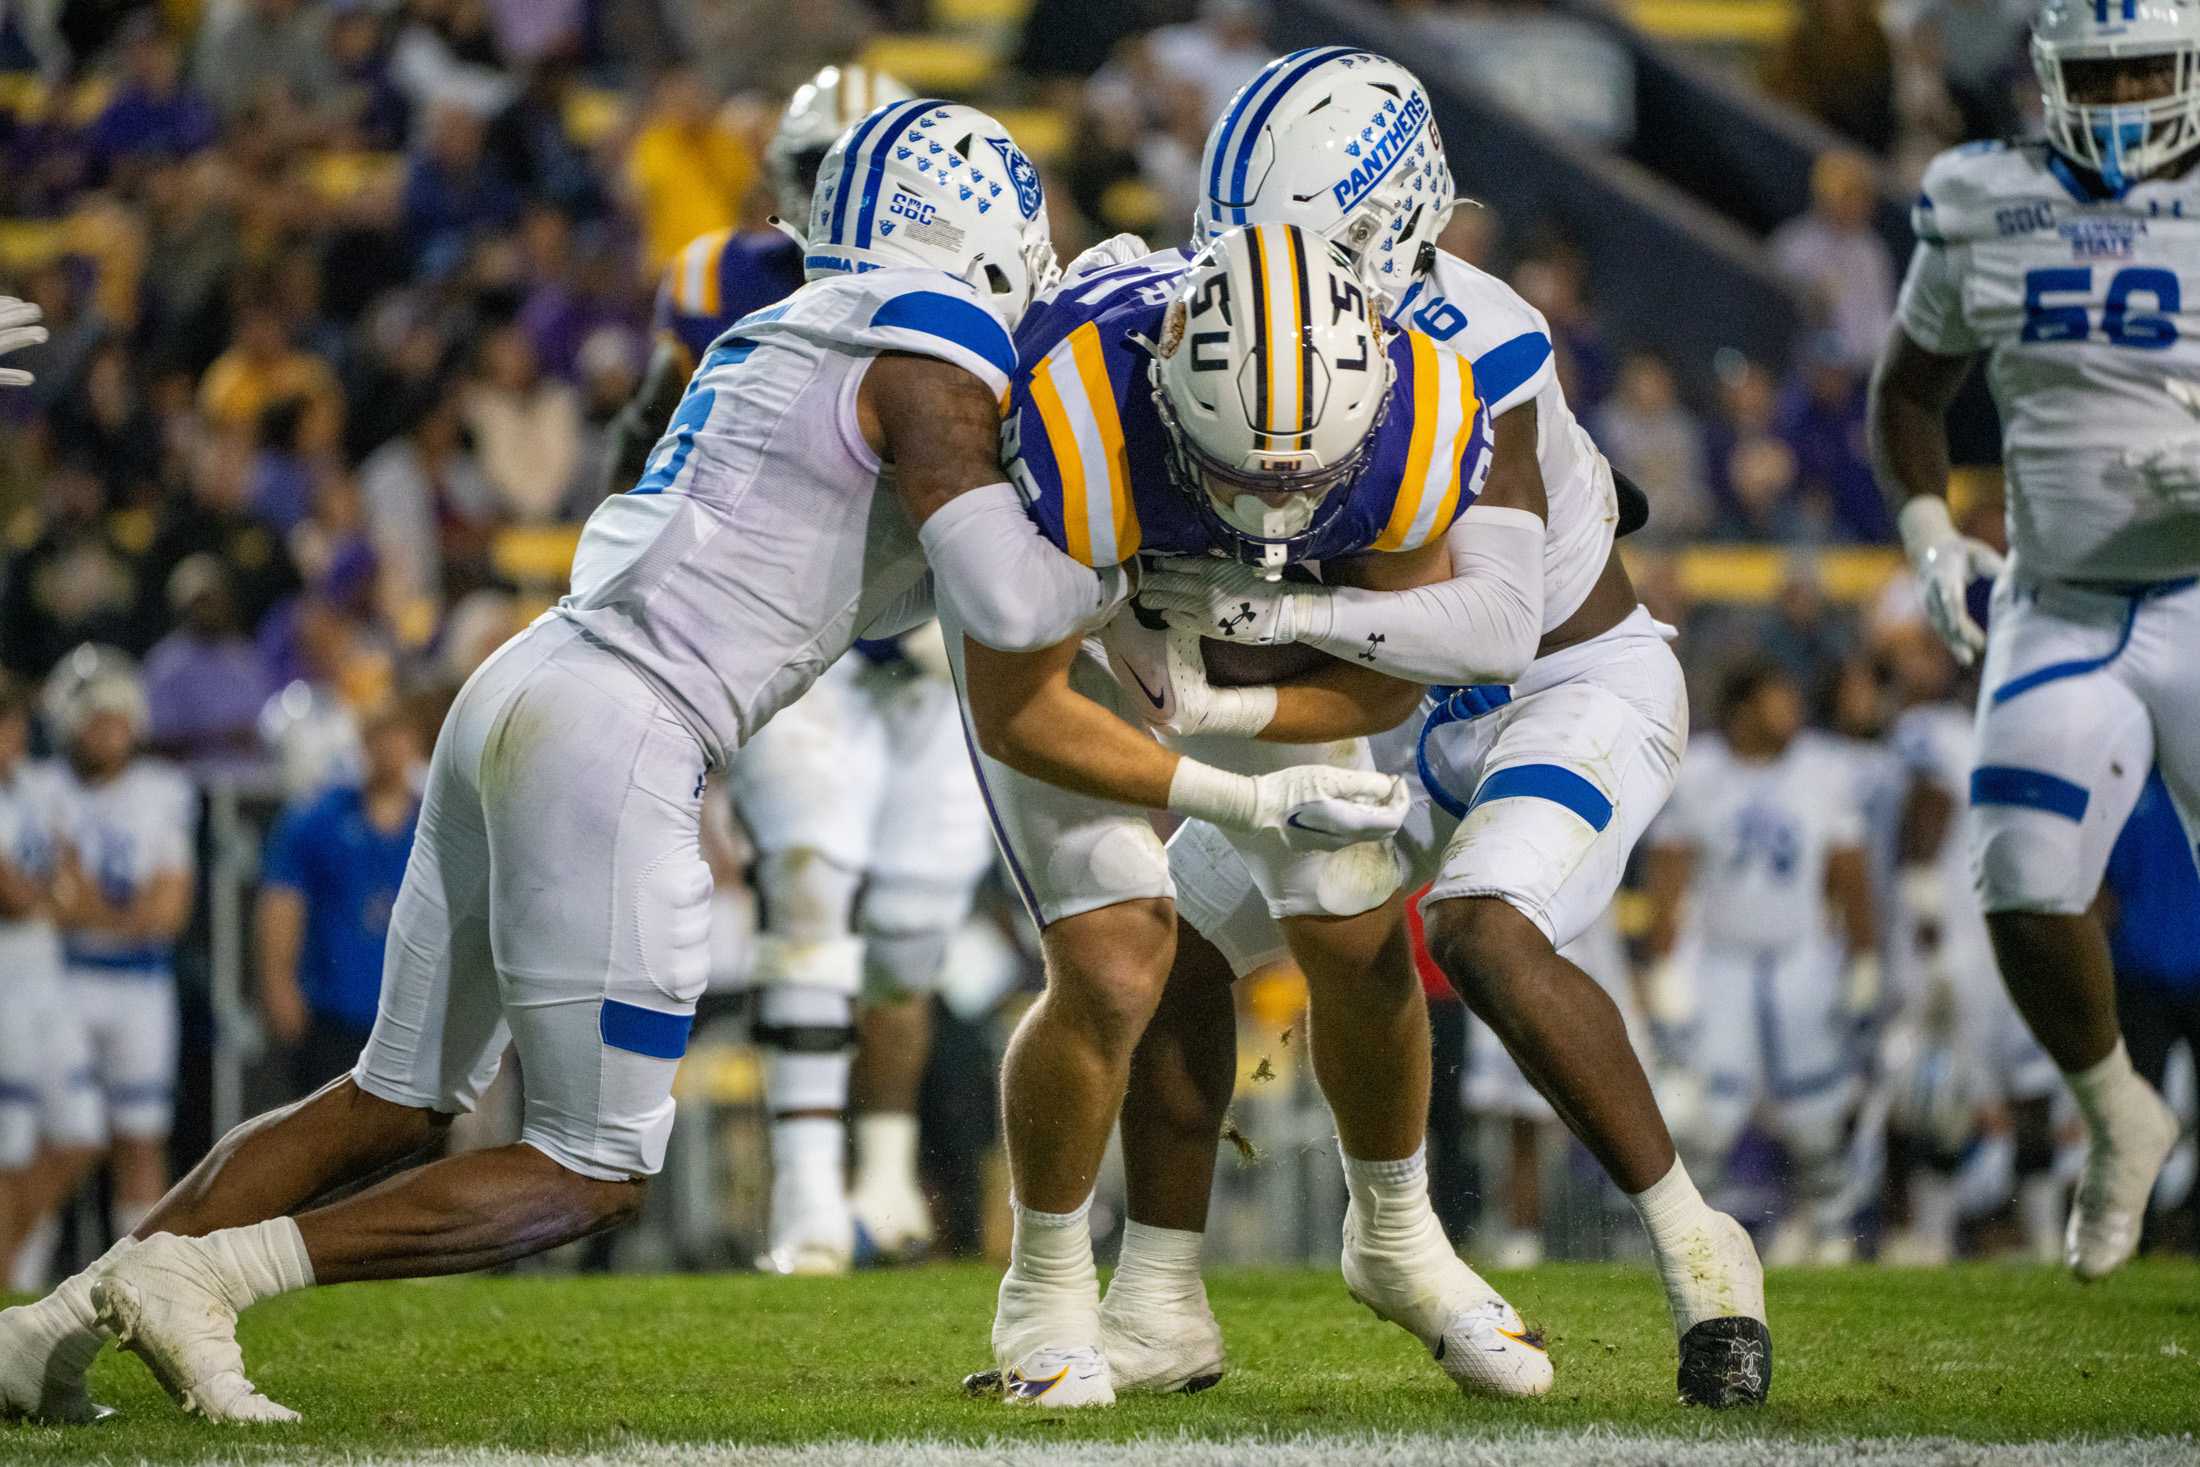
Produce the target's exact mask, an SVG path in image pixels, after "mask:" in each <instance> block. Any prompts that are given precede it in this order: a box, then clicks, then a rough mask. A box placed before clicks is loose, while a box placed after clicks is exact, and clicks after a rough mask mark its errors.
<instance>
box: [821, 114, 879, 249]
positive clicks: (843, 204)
mask: <svg viewBox="0 0 2200 1467" xmlns="http://www.w3.org/2000/svg"><path fill="white" fill-rule="evenodd" d="M885 120H886V113H885V112H884V111H883V110H881V111H878V112H874V113H872V114H871V115H870V116H868V117H866V118H864V119H863V121H862V123H861V124H859V125H858V126H857V128H856V135H855V136H854V137H852V138H850V139H849V140H848V151H847V152H845V153H843V154H841V156H840V177H838V178H836V179H834V180H833V224H832V228H831V229H830V230H828V231H827V232H826V237H825V238H824V239H823V240H821V241H819V243H821V244H830V245H837V244H845V243H846V242H847V238H848V236H847V230H846V226H847V223H848V194H849V192H850V190H851V189H852V188H853V187H854V185H855V177H856V164H857V163H858V162H860V161H861V159H862V157H863V144H864V140H865V139H867V138H869V137H870V136H871V134H872V133H873V132H874V131H876V130H877V128H878V125H879V124H880V123H881V122H883V121H885Z"/></svg>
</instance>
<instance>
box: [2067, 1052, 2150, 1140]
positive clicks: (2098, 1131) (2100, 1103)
mask: <svg viewBox="0 0 2200 1467" xmlns="http://www.w3.org/2000/svg"><path fill="white" fill-rule="evenodd" d="M2063 1078H2064V1079H2065V1080H2067V1081H2069V1082H2070V1093H2071V1094H2072V1095H2073V1096H2074V1097H2076V1099H2077V1102H2078V1113H2079V1114H2080V1115H2082V1116H2084V1117H2085V1129H2086V1133H2087V1134H2088V1135H2090V1136H2091V1137H2092V1138H2093V1139H2094V1140H2096V1141H2103V1140H2106V1139H2107V1138H2108V1132H2109V1128H2110V1127H2112V1126H2114V1125H2115V1124H2116V1123H2117V1122H2118V1121H2120V1120H2122V1119H2124V1118H2125V1117H2126V1116H2128V1115H2130V1114H2131V1111H2132V1109H2133V1108H2134V1107H2135V1106H2137V1105H2139V1104H2141V1103H2142V1102H2141V1101H2140V1097H2141V1096H2142V1095H2144V1094H2145V1093H2146V1092H2147V1091H2148V1089H2149V1087H2148V1085H2147V1082H2146V1081H2144V1080H2142V1079H2140V1078H2139V1072H2138V1071H2137V1070H2135V1069H2133V1068H2132V1067H2131V1055H2130V1053H2129V1052H2128V1051H2126V1050H2125V1048H2124V1042H2123V1041H2122V1040H2121V1039H2119V1040H2117V1041H2116V1047H2115V1048H2114V1049H2112V1050H2110V1051H2109V1052H2108V1054H2107V1056H2106V1057H2104V1058H2103V1059H2102V1060H2101V1061H2100V1063H2098V1064H2095V1065H2091V1066H2089V1067H2087V1068H2085V1069H2082V1070H2069V1071H2065V1072H2064V1074H2063Z"/></svg>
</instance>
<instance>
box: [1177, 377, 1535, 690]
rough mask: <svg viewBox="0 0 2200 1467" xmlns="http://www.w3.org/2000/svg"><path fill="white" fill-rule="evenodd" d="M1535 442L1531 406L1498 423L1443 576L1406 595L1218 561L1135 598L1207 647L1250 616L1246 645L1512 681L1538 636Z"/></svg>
mask: <svg viewBox="0 0 2200 1467" xmlns="http://www.w3.org/2000/svg"><path fill="white" fill-rule="evenodd" d="M1536 431H1537V429H1536V412H1535V404H1534V402H1533V401H1532V400H1531V401H1528V402H1523V403H1521V404H1520V405H1519V406H1517V407H1515V408H1513V409H1511V410H1510V411H1508V412H1506V413H1505V414H1504V415H1503V416H1501V417H1499V418H1497V419H1495V421H1494V423H1493V426H1492V430H1491V441H1492V447H1491V450H1490V453H1491V460H1490V470H1489V478H1488V481H1487V482H1486V483H1485V484H1484V486H1483V492H1482V495H1481V497H1480V498H1479V499H1477V500H1476V501H1475V503H1473V504H1472V505H1470V506H1469V507H1468V508H1467V509H1466V511H1465V512H1464V513H1462V514H1461V515H1460V516H1459V518H1458V519H1457V520H1456V521H1455V522H1454V523H1453V524H1452V526H1451V528H1450V529H1449V530H1448V531H1447V532H1446V534H1445V536H1444V538H1443V539H1442V541H1440V542H1439V544H1440V545H1441V546H1442V547H1444V548H1445V550H1446V551H1447V552H1448V557H1449V559H1448V565H1447V567H1446V569H1447V573H1446V574H1443V575H1439V576H1436V577H1433V578H1431V579H1428V580H1417V581H1414V582H1411V583H1409V585H1408V586H1407V587H1404V588H1401V587H1398V586H1396V585H1391V586H1363V585H1353V584H1349V583H1346V582H1344V581H1342V580H1340V581H1338V582H1337V583H1335V584H1330V585H1323V586H1303V585H1298V584H1295V583H1287V582H1272V581H1262V580H1261V579H1260V578H1259V576H1258V575H1257V573H1253V572H1252V571H1251V570H1250V568H1247V567H1236V566H1232V565H1229V564H1227V563H1223V562H1213V563H1205V564H1190V563H1185V562H1173V563H1171V564H1170V565H1168V566H1166V567H1164V568H1163V569H1162V571H1160V572H1159V573H1157V574H1156V575H1155V576H1153V577H1151V578H1150V579H1149V580H1148V582H1147V583H1146V585H1145V586H1144V588H1143V589H1142V591H1141V593H1140V594H1141V598H1142V599H1143V600H1144V602H1145V603H1146V604H1147V605H1150V606H1154V607H1156V608H1158V609H1160V610H1162V611H1164V612H1165V613H1167V614H1168V615H1169V617H1170V624H1171V625H1172V626H1182V627H1187V628H1193V629H1197V630H1199V631H1200V633H1201V635H1204V636H1211V637H1221V636H1225V635H1230V633H1227V632H1226V631H1225V629H1224V627H1223V622H1224V621H1225V620H1231V621H1233V622H1235V624H1236V625H1238V626H1240V627H1246V626H1247V625H1248V624H1247V623H1246V622H1245V620H1244V618H1245V617H1246V615H1247V614H1248V613H1250V614H1251V616H1252V621H1251V622H1250V624H1249V630H1250V633H1251V635H1250V638H1249V639H1250V640H1253V641H1258V642H1265V643H1270V644H1275V643H1282V642H1298V643H1302V644H1304V645H1307V646H1312V647H1318V648H1320V649H1321V650H1322V651H1324V652H1328V653H1330V654H1332V655H1333V656H1336V657H1340V658H1346V659H1350V660H1351V661H1353V662H1355V663H1360V664H1364V665H1366V666H1367V667H1369V668H1370V669H1372V670H1374V671H1377V672H1382V673H1388V674H1390V675H1391V676H1393V677H1398V678H1405V679H1409V680H1411V681H1413V682H1418V683H1509V682H1512V681H1514V680H1515V679H1517V678H1518V677H1519V676H1520V675H1521V674H1522V673H1523V672H1525V671H1526V670H1527V667H1528V664H1529V663H1530V662H1533V661H1534V660H1535V653H1536V647H1537V644H1538V643H1539V642H1540V641H1541V640H1542V636H1543V546H1544V539H1545V520H1546V516H1547V515H1548V513H1549V505H1548V501H1547V499H1546V496H1545V491H1544V485H1543V471H1542V468H1541V466H1540V464H1539V463H1538V461H1537V458H1536ZM1370 558H1371V559H1372V558H1374V557H1370ZM1381 558H1383V559H1388V558H1390V557H1381ZM1236 635H1238V636H1239V638H1240V639H1241V640H1242V639H1248V638H1246V637H1245V635H1244V633H1238V634H1236Z"/></svg>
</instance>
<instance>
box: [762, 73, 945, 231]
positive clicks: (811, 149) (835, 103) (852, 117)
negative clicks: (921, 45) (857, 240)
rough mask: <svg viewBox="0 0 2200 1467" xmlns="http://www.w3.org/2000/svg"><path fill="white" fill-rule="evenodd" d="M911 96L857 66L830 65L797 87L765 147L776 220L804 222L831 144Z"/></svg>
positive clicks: (882, 75)
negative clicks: (819, 172)
mask: <svg viewBox="0 0 2200 1467" xmlns="http://www.w3.org/2000/svg"><path fill="white" fill-rule="evenodd" d="M915 95H916V94H915V93H914V92H912V91H910V90H909V89H908V88H907V87H905V86H903V85H902V84H901V83H900V82H898V81H895V80H894V79H893V78H892V77H890V76H888V75H887V74H886V73H885V72H883V71H880V70H878V69H876V68H875V67H869V66H864V65H862V64H860V63H857V62H851V63H849V64H848V65H846V66H828V67H826V68H825V69H824V70H823V71H820V72H819V73H818V74H817V75H816V76H813V77H811V78H810V79H809V80H808V81H806V82H804V83H803V84H802V85H801V86H799V87H797V88H796V89H795V94H794V96H792V97H791V98H789V99H788V101H787V110H786V111H784V112H782V113H780V114H779V126H778V127H777V128H775V129H773V131H772V136H771V141H770V142H768V143H766V144H765V145H764V171H765V172H766V173H767V174H769V175H770V177H771V181H772V198H773V199H774V200H775V201H776V202H777V203H778V205H779V217H780V218H782V219H784V220H787V221H788V222H790V223H792V224H795V225H798V226H799V225H803V224H807V223H808V222H809V218H810V194H811V191H812V190H813V189H815V188H816V186H817V170H818V169H819V168H820V167H822V166H823V165H824V162H825V155H826V154H827V153H828V152H830V151H832V146H833V140H834V139H836V138H838V137H839V136H840V135H841V134H842V133H844V132H846V131H847V130H848V129H849V128H850V127H851V126H852V125H854V124H855V123H856V122H859V121H861V120H862V119H863V118H865V117H867V116H869V115H870V114H871V113H872V112H874V111H876V110H877V109H878V108H880V107H883V106H885V105H886V104H887V103H889V102H906V101H908V100H910V99H911V98H912V97H914V96H915Z"/></svg>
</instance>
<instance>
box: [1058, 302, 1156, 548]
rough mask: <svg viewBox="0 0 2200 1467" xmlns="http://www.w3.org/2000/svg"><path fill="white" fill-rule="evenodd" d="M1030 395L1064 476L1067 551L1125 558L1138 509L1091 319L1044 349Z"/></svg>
mask: <svg viewBox="0 0 2200 1467" xmlns="http://www.w3.org/2000/svg"><path fill="white" fill-rule="evenodd" d="M1031 398H1032V402H1033V403H1034V404H1035V405H1036V406H1037V407H1038V409H1039V421H1040V422H1041V423H1043V424H1045V425H1046V432H1047V443H1048V446H1049V447H1050V448H1052V450H1053V452H1054V467H1055V472H1056V473H1057V474H1058V475H1059V476H1060V478H1061V481H1062V526H1063V538H1064V539H1065V540H1066V541H1067V542H1068V543H1067V546H1066V548H1067V549H1068V551H1069V553H1070V555H1071V557H1072V558H1073V559H1076V560H1078V561H1080V562H1082V563H1083V564H1085V565H1089V566H1095V567H1099V566H1110V565H1116V564H1119V563H1121V562H1122V561H1124V560H1127V559H1128V558H1129V557H1131V556H1132V555H1134V554H1136V553H1137V551H1138V546H1139V525H1138V510H1137V507H1136V506H1135V505H1133V504H1132V502H1131V481H1130V458H1129V455H1128V454H1127V453H1126V452H1125V451H1124V447H1123V423H1122V419H1121V418H1120V417H1119V416H1118V415H1117V413H1116V410H1115V393H1114V390H1113V389H1112V387H1111V386H1110V384H1109V382H1108V370H1107V363H1106V361H1105V359H1104V358H1103V356H1102V352H1101V347H1100V328H1099V327H1098V326H1097V325H1095V324H1094V323H1092V322H1090V321H1087V322H1086V323H1085V324H1084V325H1082V326H1079V327H1078V328H1077V329H1076V330H1075V331H1072V332H1071V333H1070V334H1069V337H1068V339H1067V340H1065V341H1064V342H1063V343H1062V344H1061V345H1059V346H1057V347H1055V348H1054V350H1053V351H1051V352H1048V353H1047V356H1046V360H1045V361H1043V362H1041V363H1040V364H1039V368H1038V370H1037V371H1035V372H1033V373H1032V374H1031Z"/></svg>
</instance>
